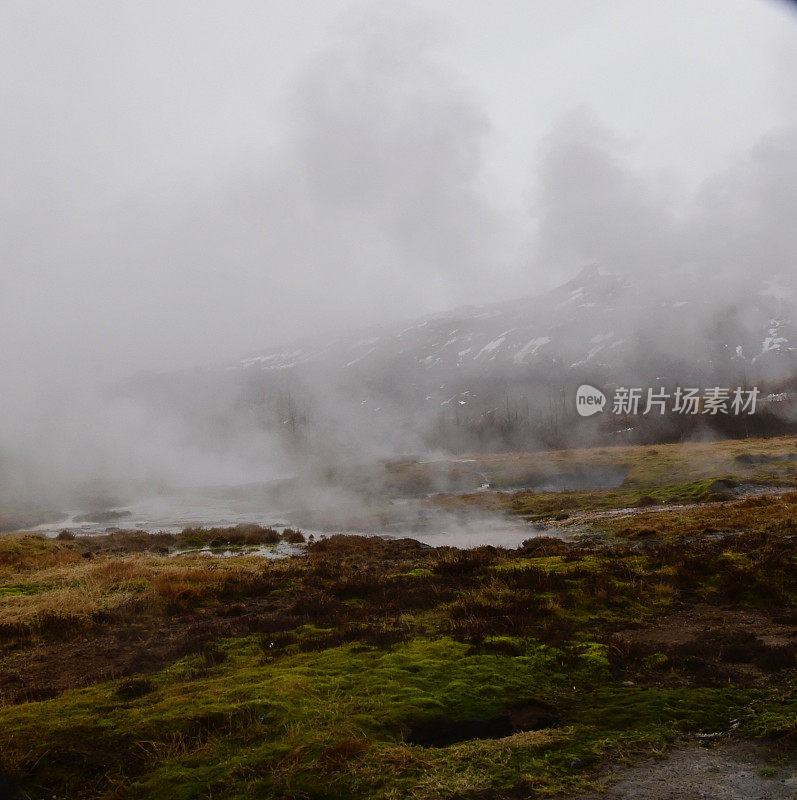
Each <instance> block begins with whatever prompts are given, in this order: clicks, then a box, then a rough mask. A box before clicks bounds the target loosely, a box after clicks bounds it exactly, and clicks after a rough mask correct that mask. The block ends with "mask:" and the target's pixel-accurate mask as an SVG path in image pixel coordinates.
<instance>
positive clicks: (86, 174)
mask: <svg viewBox="0 0 797 800" xmlns="http://www.w3.org/2000/svg"><path fill="white" fill-rule="evenodd" d="M796 74H797V12H795V7H794V6H793V5H792V4H788V3H786V2H776V0H722V2H720V0H660V1H659V2H653V1H652V0H628V1H627V2H626V1H625V0H605V1H604V2H595V0H583V1H582V0H536V1H535V2H532V1H530V0H523V2H501V0H498V1H497V2H486V0H481V2H474V1H472V0H456V1H455V2H454V1H451V2H443V0H425V2H423V3H418V4H411V3H407V2H380V3H376V2H374V3H350V2H339V1H338V0H317V1H311V0H292V2H266V1H265V0H259V1H258V2H234V1H232V0H224V2H190V3H189V2H170V1H169V0H163V1H162V2H158V3H144V2H115V3H107V2H63V3H62V2H48V3H40V2H33V1H32V0H19V2H15V1H14V0H6V1H5V2H3V3H2V4H1V5H0V115H2V125H0V148H1V149H2V184H0V216H1V217H2V219H1V220H0V223H1V224H0V248H1V255H2V261H1V262H0V370H2V378H0V379H2V380H3V381H4V382H7V383H6V385H7V386H10V384H11V382H12V381H13V382H14V383H16V384H19V385H25V384H26V382H27V381H31V384H30V385H41V384H40V378H41V375H42V374H44V373H46V374H48V375H49V374H55V373H58V372H59V371H67V372H73V373H74V374H87V373H88V372H94V373H95V374H99V375H102V376H106V377H110V376H118V375H123V374H126V373H127V372H130V371H133V370H137V369H170V368H175V367H183V366H188V365H192V364H197V363H200V364H201V363H208V362H214V361H218V360H222V359H225V358H228V357H231V356H235V355H238V354H243V353H245V352H248V351H251V350H254V349H257V348H258V347H261V346H264V345H268V344H271V343H278V342H283V341H289V340H291V339H295V338H297V337H302V336H305V335H308V334H313V333H317V332H319V331H323V330H327V329H332V328H335V327H340V326H346V327H353V326H357V325H360V324H366V323H371V322H375V321H379V320H383V319H398V318H404V317H413V316H416V315H418V314H420V313H424V312H427V311H435V310H440V309H444V308H448V307H451V306H455V305H459V304H463V303H474V302H484V301H488V300H493V299H501V298H503V297H508V296H515V295H517V293H518V292H531V291H534V290H535V289H538V288H544V287H547V286H549V285H551V284H552V283H555V282H557V281H559V280H561V279H562V278H563V277H569V275H570V274H572V273H573V272H575V271H576V270H577V269H578V268H579V267H580V266H583V263H582V262H583V260H584V259H588V258H590V257H592V256H594V257H596V258H598V260H600V261H601V266H603V267H604V268H605V269H606V270H607V271H611V270H612V268H613V267H618V268H624V267H626V266H627V265H624V264H612V263H604V261H606V260H612V258H613V254H614V253H615V250H613V249H612V248H611V247H606V246H601V245H605V242H604V243H598V245H596V246H595V247H593V245H594V244H595V243H594V242H592V241H591V240H590V241H585V242H581V243H579V246H578V247H568V244H572V242H571V241H570V238H571V233H572V232H570V233H569V232H568V231H569V229H568V227H567V226H566V225H564V226H563V224H562V220H563V219H567V218H568V215H569V214H571V213H572V204H570V205H569V204H568V203H567V202H565V201H563V199H562V196H561V195H562V191H563V190H562V189H561V187H562V186H566V188H567V190H568V193H567V197H572V196H574V195H579V194H580V185H579V181H580V180H581V173H580V171H579V167H578V163H579V162H578V161H574V160H573V157H572V154H573V153H574V152H576V151H574V150H572V149H570V150H568V149H567V147H568V146H569V145H568V144H567V143H568V142H569V141H570V140H571V139H572V138H573V136H575V137H576V138H578V137H581V139H580V140H579V141H580V142H581V144H583V140H587V141H588V142H589V143H590V146H595V147H601V148H603V151H602V152H605V153H611V158H612V159H613V162H612V163H614V168H615V169H616V170H617V171H616V172H611V171H610V172H606V171H605V170H604V171H603V173H601V174H603V175H608V176H609V180H610V182H611V185H612V186H617V185H618V184H622V186H624V187H625V186H626V185H627V186H632V187H636V188H634V192H636V194H635V195H634V197H635V198H636V197H637V196H638V195H639V196H641V195H645V197H646V198H647V199H646V200H645V203H646V205H645V208H655V209H661V208H666V209H667V214H668V215H671V216H678V215H679V214H681V213H683V212H684V210H685V209H688V208H689V207H690V204H692V203H694V202H695V198H702V202H705V198H706V197H707V196H711V195H710V193H709V194H708V195H707V194H706V192H707V189H706V187H707V186H709V187H710V186H713V185H716V181H717V176H718V175H719V176H722V175H726V176H727V175H738V174H740V172H741V173H744V174H747V175H748V182H749V180H750V178H749V175H750V174H753V180H757V178H756V176H757V175H758V173H750V171H749V169H748V168H747V167H746V166H745V165H748V164H749V163H752V162H751V161H750V159H751V158H756V157H757V156H751V155H750V154H751V153H753V154H759V155H760V154H761V152H762V149H761V148H762V144H761V143H762V142H764V143H766V142H773V141H774V142H776V143H778V142H780V144H777V146H775V149H774V150H773V149H772V147H769V149H768V150H767V149H766V146H765V147H764V152H765V154H766V153H769V154H770V162H771V163H770V167H771V168H772V169H773V170H774V172H775V173H777V171H778V169H779V163H778V161H777V157H774V156H771V153H773V152H774V153H775V155H776V156H777V154H778V153H780V152H782V148H783V147H784V146H786V145H784V144H783V143H784V142H786V143H787V144H788V141H789V139H788V137H787V136H786V135H785V134H784V133H783V132H784V131H788V130H789V128H788V126H791V125H794V124H795V123H797V89H796V88H795V87H797V82H796V81H794V75H796ZM791 141H792V142H793V137H792V139H791ZM563 142H564V143H565V144H564V145H563ZM579 146H581V145H579ZM563 147H564V149H563ZM778 147H780V148H781V149H780V150H779V149H778ZM790 153H791V155H792V156H793V155H794V147H793V146H792V147H791V150H790ZM778 157H779V156H778ZM756 163H758V162H756ZM792 163H794V161H793V162H792ZM574 165H575V166H574ZM745 170H746V171H745ZM589 171H590V169H587V170H586V172H589ZM617 175H619V176H624V177H623V179H622V180H615V179H614V177H613V176H617ZM593 177H594V176H593ZM623 181H625V183H624V182H623ZM707 181H708V183H706V182H707ZM595 185H598V186H599V185H600V184H595V183H593V184H592V186H593V188H594V186H595ZM639 187H643V189H644V191H643V190H640V189H639ZM637 190H639V191H637ZM647 195H654V196H653V197H650V198H648V197H647ZM590 196H591V197H593V198H595V202H596V203H600V195H599V194H598V196H597V197H595V192H594V191H593V194H592V195H590ZM567 197H566V198H565V200H566V199H567ZM634 202H636V200H635V201H634ZM582 205H583V204H582ZM611 209H615V210H616V211H617V214H618V215H623V214H625V215H630V216H632V217H633V216H635V214H634V211H633V208H632V207H631V206H630V205H629V204H628V203H625V202H624V201H623V202H619V201H618V202H617V203H616V204H615V205H613V206H611ZM611 209H610V211H609V212H608V213H610V214H611V213H613V211H611ZM781 210H783V209H781ZM581 211H584V209H583V208H582V209H581ZM785 211H786V212H788V209H786V210H785ZM792 211H793V209H792ZM587 212H588V209H587ZM656 213H658V212H656ZM556 214H559V217H558V218H557V219H555V220H554V221H553V222H552V221H551V216H552V215H556ZM788 217H789V214H788V213H786V214H785V219H786V220H788ZM660 218H661V214H659V216H656V214H653V215H652V216H651V219H652V220H654V221H655V220H657V219H660ZM618 219H619V216H618ZM618 219H615V220H611V219H604V218H601V224H600V227H601V229H603V228H604V227H605V225H608V226H609V227H611V225H612V224H615V225H616V224H617V223H618ZM645 246H658V244H657V243H656V241H655V239H654V240H652V243H651V241H648V240H646V241H645ZM618 260H619V261H622V257H618Z"/></svg>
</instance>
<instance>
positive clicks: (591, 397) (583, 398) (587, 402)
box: [576, 383, 606, 417]
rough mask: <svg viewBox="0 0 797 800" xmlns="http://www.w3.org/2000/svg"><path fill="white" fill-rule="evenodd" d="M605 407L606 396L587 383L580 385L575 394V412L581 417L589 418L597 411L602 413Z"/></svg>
mask: <svg viewBox="0 0 797 800" xmlns="http://www.w3.org/2000/svg"><path fill="white" fill-rule="evenodd" d="M605 405H606V395H605V394H604V393H603V392H602V391H601V390H600V389H596V388H595V387H594V386H590V385H589V384H588V383H582V384H581V386H579V387H578V391H577V392H576V411H578V413H579V414H581V416H582V417H591V416H592V415H593V414H597V413H598V412H599V411H603V407H604V406H605Z"/></svg>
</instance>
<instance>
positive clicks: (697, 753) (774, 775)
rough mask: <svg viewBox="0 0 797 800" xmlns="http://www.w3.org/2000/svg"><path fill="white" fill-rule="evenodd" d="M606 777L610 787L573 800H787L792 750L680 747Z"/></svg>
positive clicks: (792, 786) (794, 768)
mask: <svg viewBox="0 0 797 800" xmlns="http://www.w3.org/2000/svg"><path fill="white" fill-rule="evenodd" d="M608 780H609V782H613V783H614V785H613V786H611V788H609V789H608V791H606V793H605V794H600V795H597V794H589V795H582V796H581V797H579V798H578V800H639V798H646V800H694V799H695V798H701V799H702V800H793V798H795V797H797V761H796V760H795V753H794V750H793V749H789V750H786V749H783V748H782V747H774V746H768V745H759V744H751V743H746V742H732V743H727V744H722V745H719V746H717V747H713V748H710V749H709V748H702V747H683V748H680V749H678V750H675V751H673V752H671V753H670V754H669V755H668V756H667V757H666V758H664V759H646V760H645V761H643V762H641V763H640V764H637V765H636V766H634V767H631V768H630V769H626V770H622V771H619V772H615V773H614V774H613V775H612V776H611V777H610V778H609V779H608Z"/></svg>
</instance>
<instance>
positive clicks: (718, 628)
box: [0, 439, 797, 800]
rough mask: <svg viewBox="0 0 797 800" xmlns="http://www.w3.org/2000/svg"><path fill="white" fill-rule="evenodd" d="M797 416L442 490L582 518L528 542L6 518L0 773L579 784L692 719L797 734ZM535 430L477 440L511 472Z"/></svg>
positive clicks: (0, 544) (66, 788) (518, 468)
mask: <svg viewBox="0 0 797 800" xmlns="http://www.w3.org/2000/svg"><path fill="white" fill-rule="evenodd" d="M796 443H797V442H795V440H794V439H777V440H767V441H754V440H748V441H746V442H720V443H715V444H694V445H685V446H675V445H666V446H660V447H659V446H657V447H656V448H617V449H616V450H614V449H613V450H596V451H585V452H576V451H571V452H568V453H553V454H545V458H544V463H545V470H547V471H548V474H550V470H551V467H550V465H551V464H556V465H558V468H559V469H562V470H570V469H572V468H573V467H574V466H575V467H578V468H580V469H581V468H584V466H585V465H587V466H595V465H598V466H600V467H601V468H604V467H605V466H606V465H607V464H608V465H611V466H614V467H617V466H622V468H623V469H624V470H625V471H626V477H625V479H624V481H623V482H622V484H621V485H620V486H618V487H616V488H613V489H592V490H589V489H585V490H581V491H574V492H544V493H535V492H532V491H529V490H520V491H507V492H481V493H471V494H457V495H454V494H447V495H439V496H437V497H435V498H432V499H431V500H430V501H429V502H432V503H435V504H441V505H444V506H451V507H455V508H467V507H469V506H470V505H479V506H484V507H490V508H494V509H496V510H501V511H506V512H509V513H514V514H519V515H520V516H522V517H525V518H526V519H529V520H530V521H531V522H533V523H536V524H541V523H544V524H546V525H552V526H555V527H556V529H557V530H561V532H562V534H563V536H564V539H566V541H565V540H564V539H562V538H557V537H555V536H551V535H549V534H547V535H543V536H535V530H534V529H533V527H532V526H531V525H530V528H529V540H528V541H527V542H526V543H525V544H524V546H523V547H521V548H518V549H516V550H506V549H501V548H495V547H482V548H478V549H475V550H466V551H463V550H455V549H452V548H436V549H435V548H428V547H423V546H421V545H420V544H418V543H417V542H414V541H412V540H398V541H387V540H383V539H379V538H373V537H371V538H369V537H355V536H336V537H330V538H327V539H322V540H320V541H316V542H313V543H310V544H308V545H306V548H305V551H304V554H303V555H300V556H296V557H292V558H286V559H282V560H267V559H263V558H259V557H256V556H252V555H246V554H242V555H236V556H234V557H232V558H224V559H214V558H209V557H207V556H201V555H197V554H188V555H179V556H175V555H173V552H174V551H175V550H176V549H180V548H183V547H185V546H190V545H206V544H224V543H230V544H231V545H236V544H237V545H245V544H263V543H268V542H269V541H273V540H274V537H275V535H276V534H275V533H274V532H273V531H269V530H268V529H261V528H257V526H250V527H248V528H246V529H241V528H238V529H229V530H205V531H203V530H201V529H199V530H197V529H193V530H189V531H186V532H185V533H184V534H182V535H177V536H171V535H168V534H159V535H153V536H148V535H146V534H141V533H119V534H113V535H110V536H108V537H102V538H84V537H78V538H75V539H68V538H65V539H62V540H53V539H45V538H44V537H42V536H38V535H31V534H28V535H25V534H12V535H5V536H2V537H0V759H1V760H2V770H3V773H4V774H5V776H6V779H7V780H8V781H11V782H13V783H14V784H15V785H16V787H17V792H18V794H19V796H20V797H22V798H70V800H71V798H107V799H110V798H132V797H136V798H207V799H208V800H210V798H214V799H215V800H218V798H253V797H254V798H296V800H298V799H299V798H312V799H314V800H321V798H386V799H387V798H390V800H406V798H416V799H417V800H420V799H421V798H430V799H432V798H436V799H439V800H445V799H448V800H453V799H454V798H469V799H471V800H477V798H481V799H482V800H485V799H487V798H496V799H498V798H507V799H508V798H528V797H538V796H539V797H545V796H554V795H556V796H571V795H573V794H574V793H576V792H579V791H582V790H586V789H588V788H589V787H591V786H593V785H594V784H595V782H596V780H597V779H598V777H599V776H600V774H601V772H602V770H603V768H604V767H605V766H606V765H608V764H614V763H618V762H623V761H629V760H633V759H635V758H636V757H639V756H641V755H643V754H646V753H650V752H658V751H661V750H662V749H665V748H667V747H668V746H669V745H670V744H672V743H673V742H676V741H678V742H690V741H703V740H706V739H711V740H714V739H717V738H720V739H724V738H728V737H733V738H740V739H766V740H768V741H769V742H770V743H772V744H773V746H775V747H776V750H777V752H778V753H779V754H780V756H779V757H780V758H781V759H786V760H787V761H788V760H791V759H793V757H794V745H795V742H794V734H795V722H797V699H795V696H794V679H795V675H797V671H796V670H795V621H797V608H796V607H795V600H797V591H796V589H797V581H796V580H795V577H796V573H797V569H796V567H797V560H796V559H795V555H796V551H795V538H794V536H795V532H796V531H795V528H796V527H797V524H795V521H796V520H797V491H794V490H793V487H794V481H795V468H794V460H793V459H792V458H791V456H792V455H793V454H794V453H795V452H797V449H795V444H796ZM533 458H534V457H532V456H519V457H508V456H501V457H495V459H492V460H491V459H485V460H484V462H483V463H480V464H479V468H480V469H484V468H487V469H490V470H491V475H495V476H499V477H498V478H496V480H495V482H496V485H497V484H499V483H502V481H503V482H505V484H506V485H510V486H515V485H517V484H518V483H523V482H524V481H528V480H529V475H530V473H529V469H530V468H531V467H530V465H531V464H532V462H533ZM536 458H537V459H538V461H539V460H540V457H539V456H537V457H536ZM417 468H419V467H414V468H413V469H417ZM521 473H522V474H521ZM500 476H503V478H500ZM717 481H724V483H719V484H717ZM764 490H766V491H767V492H769V493H762V492H763V491H764ZM607 512H611V513H607ZM289 535H291V534H289ZM294 538H295V539H296V540H298V538H299V537H298V536H296V535H294Z"/></svg>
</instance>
